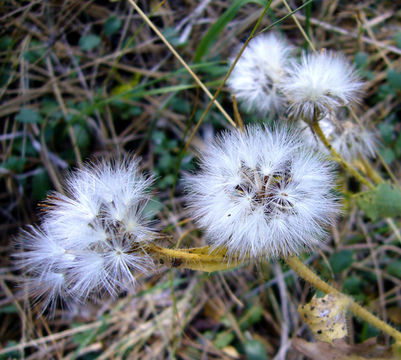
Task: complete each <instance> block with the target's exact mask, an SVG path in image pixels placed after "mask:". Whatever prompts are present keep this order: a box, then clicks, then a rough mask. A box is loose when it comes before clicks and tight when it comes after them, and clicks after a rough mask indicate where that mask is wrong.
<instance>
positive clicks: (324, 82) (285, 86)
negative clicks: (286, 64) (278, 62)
mask: <svg viewBox="0 0 401 360" xmlns="http://www.w3.org/2000/svg"><path fill="white" fill-rule="evenodd" d="M362 86H363V83H362V82H361V81H360V79H359V77H358V75H357V73H356V70H355V68H354V67H353V66H352V65H351V64H350V63H349V62H348V61H347V60H346V59H345V58H344V57H343V56H342V55H340V54H336V53H333V52H330V51H327V52H322V53H319V54H308V55H304V56H303V57H302V60H301V63H295V62H294V63H293V65H292V67H291V69H290V70H289V72H288V77H287V78H286V80H285V81H283V82H282V84H281V90H282V91H283V93H284V94H285V95H286V97H287V98H288V100H289V102H290V112H291V115H292V116H293V117H295V118H301V119H303V120H305V121H313V120H314V119H315V118H317V119H318V120H321V119H322V118H323V117H324V116H325V115H326V114H327V113H329V112H333V111H335V109H336V108H337V107H339V106H346V105H351V104H353V103H355V102H358V101H359V99H360V95H361V91H362Z"/></svg>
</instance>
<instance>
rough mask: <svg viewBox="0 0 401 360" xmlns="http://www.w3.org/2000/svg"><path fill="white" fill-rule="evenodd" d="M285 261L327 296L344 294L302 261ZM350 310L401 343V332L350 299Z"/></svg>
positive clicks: (287, 259)
mask: <svg viewBox="0 0 401 360" xmlns="http://www.w3.org/2000/svg"><path fill="white" fill-rule="evenodd" d="M284 261H285V262H286V263H287V264H288V266H289V267H290V268H291V269H293V270H294V271H295V272H296V273H297V274H298V275H299V276H300V277H301V278H302V279H304V280H305V281H307V282H309V283H311V284H312V285H313V286H314V287H315V288H317V289H319V290H321V291H323V292H324V293H326V294H336V295H341V294H342V293H341V292H340V291H338V290H337V289H335V288H334V287H332V286H330V285H329V284H327V283H326V282H324V281H323V280H322V279H320V278H319V277H318V276H317V275H316V274H315V273H314V272H313V271H312V270H311V269H309V268H308V267H307V266H306V265H305V264H304V263H303V262H302V261H300V260H299V259H298V258H297V257H295V256H291V257H288V258H285V259H284ZM349 310H351V311H352V312H353V313H354V314H355V315H356V316H358V317H360V318H361V319H363V320H365V321H367V322H368V323H370V324H372V325H373V326H375V327H376V328H378V329H380V330H382V331H383V332H385V333H387V334H389V335H391V336H392V337H393V338H394V339H396V340H397V341H400V342H401V332H399V331H397V330H396V329H394V328H393V327H391V326H390V325H388V324H387V323H385V322H384V321H382V320H380V319H379V318H378V317H377V316H375V315H373V314H372V313H371V312H369V311H368V310H366V309H365V308H364V307H362V306H360V305H358V304H357V303H356V302H355V301H353V300H351V299H350V305H349Z"/></svg>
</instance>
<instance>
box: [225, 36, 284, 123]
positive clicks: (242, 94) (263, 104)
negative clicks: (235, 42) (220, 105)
mask: <svg viewBox="0 0 401 360" xmlns="http://www.w3.org/2000/svg"><path fill="white" fill-rule="evenodd" d="M290 54H291V47H290V46H289V45H288V44H287V43H286V42H285V41H284V40H282V39H281V38H279V37H278V36H277V35H275V34H268V35H261V36H258V37H256V38H254V39H252V40H251V41H250V43H249V46H248V47H247V48H246V49H245V51H244V53H243V54H242V56H241V57H240V59H239V60H238V63H237V64H236V66H235V68H234V70H233V72H232V73H231V76H230V77H229V79H228V81H227V83H228V86H229V87H230V89H231V91H232V93H233V94H234V95H235V96H236V97H237V99H238V100H239V101H240V102H241V103H242V105H243V106H244V107H245V109H246V110H247V111H256V112H257V113H258V114H259V115H261V116H265V115H266V114H267V113H268V112H275V111H277V110H279V109H280V108H281V106H282V103H283V97H282V95H281V94H280V92H279V84H280V82H281V81H282V80H283V78H284V76H285V75H286V72H287V65H288V63H289V59H290ZM234 59H235V56H234V57H233V58H232V59H231V62H233V61H234Z"/></svg>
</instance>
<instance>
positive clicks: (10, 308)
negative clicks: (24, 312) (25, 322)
mask: <svg viewBox="0 0 401 360" xmlns="http://www.w3.org/2000/svg"><path fill="white" fill-rule="evenodd" d="M16 313H18V309H17V307H16V306H15V305H14V304H8V305H5V306H2V307H1V308H0V314H16Z"/></svg>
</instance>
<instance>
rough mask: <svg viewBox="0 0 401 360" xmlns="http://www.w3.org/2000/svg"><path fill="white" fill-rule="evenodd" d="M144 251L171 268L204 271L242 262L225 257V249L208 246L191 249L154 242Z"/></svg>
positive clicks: (232, 265)
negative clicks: (175, 247) (171, 247)
mask: <svg viewBox="0 0 401 360" xmlns="http://www.w3.org/2000/svg"><path fill="white" fill-rule="evenodd" d="M145 250H146V252H147V253H148V254H149V255H151V256H152V257H154V258H155V259H157V260H158V261H159V263H161V264H163V265H166V266H168V267H172V268H184V269H191V270H199V271H205V272H212V271H221V270H228V269H232V268H234V267H237V266H239V265H242V262H240V261H239V260H233V259H232V258H231V257H227V256H226V254H227V249H225V248H224V249H216V250H212V249H211V248H210V247H209V246H205V247H200V248H191V249H167V248H164V247H161V246H157V245H154V244H150V245H147V246H146V247H145Z"/></svg>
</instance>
